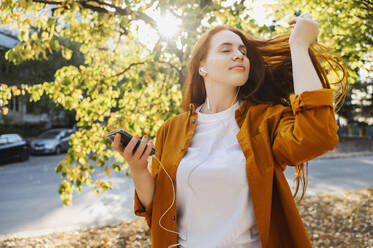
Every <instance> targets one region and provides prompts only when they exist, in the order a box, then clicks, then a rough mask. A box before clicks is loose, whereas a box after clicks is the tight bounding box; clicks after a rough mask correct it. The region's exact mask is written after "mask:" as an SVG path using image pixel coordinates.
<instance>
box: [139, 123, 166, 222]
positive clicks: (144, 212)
mask: <svg viewBox="0 0 373 248" xmlns="http://www.w3.org/2000/svg"><path fill="white" fill-rule="evenodd" d="M163 126H164V124H163V125H162V126H161V127H160V128H159V129H158V131H157V134H156V140H155V149H156V150H157V153H156V154H155V155H154V156H157V158H158V159H159V160H161V154H162V147H163V141H164V131H163V129H164V128H163ZM154 156H153V157H152V160H151V162H150V165H149V167H148V169H149V171H150V174H151V176H152V177H153V178H154V181H155V183H156V182H157V177H158V172H159V168H160V165H159V162H158V161H157V160H156V159H155V158H154ZM152 209H153V202H152V203H151V204H150V205H149V206H148V207H147V208H145V207H144V206H143V205H142V204H141V201H140V199H139V196H138V195H137V192H136V189H135V192H134V213H135V215H137V216H142V217H145V220H146V222H147V224H148V226H149V228H150V226H151V217H152Z"/></svg>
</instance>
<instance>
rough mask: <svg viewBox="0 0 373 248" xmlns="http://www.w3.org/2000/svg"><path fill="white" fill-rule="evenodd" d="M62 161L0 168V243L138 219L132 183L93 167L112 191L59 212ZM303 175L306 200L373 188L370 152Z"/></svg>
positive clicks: (319, 162)
mask: <svg viewBox="0 0 373 248" xmlns="http://www.w3.org/2000/svg"><path fill="white" fill-rule="evenodd" d="M64 156H65V155H64V154H62V155H56V156H32V157H31V159H30V160H29V161H26V162H22V163H12V164H9V165H3V166H0V199H1V201H0V241H1V240H3V239H5V238H9V237H29V236H36V235H42V234H48V233H51V232H61V231H69V230H74V229H78V228H88V227H92V226H103V225H109V224H118V223H122V222H126V221H130V220H132V219H134V218H138V217H137V216H135V215H134V213H133V194H134V186H133V182H132V180H131V179H130V178H127V177H126V175H125V173H126V172H125V171H122V172H120V173H117V172H116V173H111V175H110V176H109V177H107V176H106V174H105V171H104V169H103V168H97V170H96V172H95V173H94V174H93V179H94V180H95V179H101V180H110V181H112V183H113V189H112V190H109V191H108V192H105V193H102V194H101V195H100V196H99V197H97V196H96V194H95V193H94V192H93V191H92V188H91V187H88V186H84V187H83V189H82V192H81V193H80V194H78V193H76V192H75V193H74V194H73V205H72V206H68V207H63V206H62V202H61V199H60V197H59V195H58V193H57V189H58V185H59V183H60V182H61V181H62V178H61V176H60V174H56V173H55V171H54V169H55V166H56V164H57V163H58V161H60V160H62V158H63V157H64ZM308 173H309V179H308V180H309V182H308V187H307V195H312V194H318V193H322V192H339V191H348V190H353V189H360V188H368V187H373V180H372V179H371V177H372V175H373V152H359V153H344V154H336V153H333V152H329V153H327V154H325V155H323V156H321V157H319V158H317V159H314V160H312V161H310V162H309V169H308ZM285 176H286V178H287V179H288V182H289V185H290V188H291V189H292V190H294V183H293V178H294V167H290V166H289V167H287V169H286V170H285ZM293 192H294V191H293Z"/></svg>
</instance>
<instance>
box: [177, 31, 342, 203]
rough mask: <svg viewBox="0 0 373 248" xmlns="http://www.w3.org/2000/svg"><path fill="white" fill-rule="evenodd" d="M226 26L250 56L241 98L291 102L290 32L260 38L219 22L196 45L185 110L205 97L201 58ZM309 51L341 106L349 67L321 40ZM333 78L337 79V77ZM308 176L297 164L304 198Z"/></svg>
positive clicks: (302, 167) (188, 76) (184, 104)
mask: <svg viewBox="0 0 373 248" xmlns="http://www.w3.org/2000/svg"><path fill="white" fill-rule="evenodd" d="M222 30H229V31H232V32H233V33H235V34H237V35H238V36H240V38H241V40H242V42H243V43H244V45H245V46H246V49H247V57H248V58H249V61H250V72H249V78H248V80H247V81H246V83H245V84H244V85H243V86H241V87H240V91H239V93H238V96H237V98H238V99H239V100H241V101H242V100H246V101H251V102H253V103H254V104H260V103H270V104H283V105H287V106H290V101H289V95H290V94H292V93H294V85H293V74H292V63H291V54H290V47H289V42H288V41H289V36H290V35H289V34H283V35H280V36H277V37H275V38H273V39H269V40H259V39H255V38H254V37H251V36H249V35H248V34H245V33H244V32H243V31H241V30H239V29H236V28H234V27H231V26H228V25H218V26H215V27H213V28H211V29H209V30H208V31H206V32H205V33H204V34H202V36H201V37H200V38H199V40H198V41H197V42H196V44H195V45H194V47H193V49H192V54H191V58H190V61H189V64H188V74H187V77H186V82H185V85H184V87H185V88H184V89H183V91H184V92H185V93H184V97H183V102H182V108H183V110H184V111H188V109H189V105H190V103H194V104H196V105H197V106H199V105H201V104H202V103H203V102H204V101H205V98H206V89H205V85H204V80H203V78H202V76H201V75H200V74H199V72H198V71H199V67H200V63H201V61H203V60H204V59H205V58H206V57H207V53H208V51H209V49H210V40H211V38H212V36H213V35H215V34H216V33H218V32H220V31H222ZM308 51H309V55H310V57H311V60H312V63H313V66H314V67H315V69H316V72H317V75H318V76H319V78H320V80H321V83H322V86H323V87H324V88H331V86H333V87H332V88H333V89H334V90H335V92H336V94H335V102H336V104H335V106H336V107H337V106H341V105H342V104H343V101H344V99H345V96H346V91H347V84H348V81H347V77H348V73H347V67H346V65H345V63H344V61H343V60H342V58H341V57H339V56H338V55H336V54H334V53H332V52H331V51H330V50H329V49H327V48H326V47H324V46H322V45H321V44H318V43H314V44H313V45H312V46H311V47H310V48H309V49H308ZM323 67H325V68H326V69H324V68H323ZM332 72H334V74H333V73H332ZM330 79H333V81H332V80H330ZM338 110H339V108H338ZM338 110H337V111H338ZM307 170H308V162H307ZM307 177H308V176H307V175H306V176H305V175H304V164H300V165H296V183H297V185H296V189H295V193H294V197H295V196H296V195H297V193H298V190H299V184H300V183H302V185H303V192H302V196H301V198H300V199H302V198H303V196H304V194H305V191H306V186H307Z"/></svg>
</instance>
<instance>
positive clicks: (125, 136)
mask: <svg viewBox="0 0 373 248" xmlns="http://www.w3.org/2000/svg"><path fill="white" fill-rule="evenodd" d="M117 133H120V144H121V145H122V147H123V148H124V147H126V146H127V145H128V143H129V142H130V140H131V139H132V137H133V136H132V135H131V134H129V133H127V132H126V131H124V130H123V129H115V130H113V131H111V132H108V133H107V134H106V137H107V138H109V139H110V140H111V141H112V142H114V138H115V135H116V134H117ZM140 141H141V140H140V139H139V140H138V141H137V144H136V145H135V148H133V151H132V153H135V152H136V149H137V147H138V146H139V145H140ZM144 152H145V149H144V151H143V153H142V154H144ZM156 152H157V150H156V149H155V148H154V147H152V151H151V152H150V156H152V155H154V154H156Z"/></svg>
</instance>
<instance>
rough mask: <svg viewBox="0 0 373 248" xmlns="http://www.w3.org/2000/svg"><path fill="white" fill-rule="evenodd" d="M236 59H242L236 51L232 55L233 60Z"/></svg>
mask: <svg viewBox="0 0 373 248" xmlns="http://www.w3.org/2000/svg"><path fill="white" fill-rule="evenodd" d="M237 58H239V59H243V54H242V53H241V51H239V50H236V51H235V53H234V54H233V60H236V59H237Z"/></svg>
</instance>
